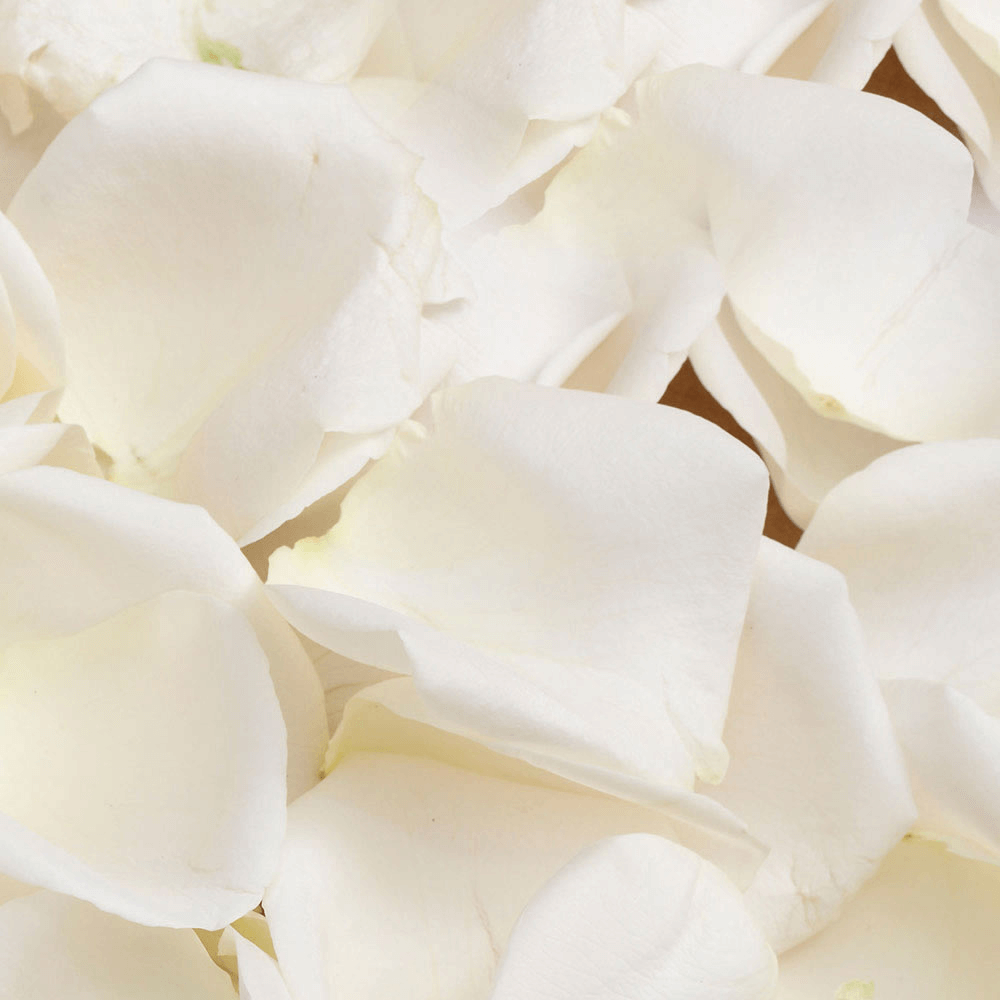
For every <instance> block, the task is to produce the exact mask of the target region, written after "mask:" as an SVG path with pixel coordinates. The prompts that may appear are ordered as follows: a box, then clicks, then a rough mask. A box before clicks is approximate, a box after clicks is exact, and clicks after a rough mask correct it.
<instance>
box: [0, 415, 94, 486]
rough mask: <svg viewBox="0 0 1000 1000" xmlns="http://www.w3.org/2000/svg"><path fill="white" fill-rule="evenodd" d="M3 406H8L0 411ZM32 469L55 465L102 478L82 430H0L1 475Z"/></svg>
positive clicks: (63, 426) (49, 426) (65, 427)
mask: <svg viewBox="0 0 1000 1000" xmlns="http://www.w3.org/2000/svg"><path fill="white" fill-rule="evenodd" d="M4 405H9V404H0V409H2V408H3V406H4ZM2 419H3V418H2V415H0V420H2ZM33 465H54V466H57V467H60V468H63V469H72V470H73V471H74V472H80V473H83V474H84V475H87V476H100V474H101V470H100V469H99V468H98V465H97V460H96V459H95V458H94V449H93V447H92V446H91V444H90V442H89V441H88V440H87V435H86V434H85V433H84V432H83V428H82V427H76V426H74V425H72V424H69V425H66V424H29V425H27V426H23V427H9V428H6V427H0V475H3V474H4V473H7V472H13V471H15V470H17V469H30V468H31V467H32V466H33Z"/></svg>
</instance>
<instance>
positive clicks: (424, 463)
mask: <svg viewBox="0 0 1000 1000" xmlns="http://www.w3.org/2000/svg"><path fill="white" fill-rule="evenodd" d="M427 419H428V423H427V425H426V426H424V425H421V424H411V425H409V426H408V427H406V428H404V430H403V431H402V432H401V434H400V436H399V438H398V439H397V442H396V444H395V446H394V447H393V449H392V450H391V451H390V452H389V454H388V455H387V456H386V458H384V459H383V460H382V461H381V462H379V463H377V464H376V465H375V466H374V467H373V468H372V470H371V471H370V472H369V473H367V474H366V475H365V476H364V477H362V479H361V480H359V482H358V484H357V485H356V486H355V487H354V489H353V490H352V491H351V493H350V494H349V495H348V497H347V499H346V500H345V502H344V505H343V508H342V513H341V518H340V520H339V522H338V524H337V525H336V526H335V527H334V528H333V529H332V530H331V531H330V532H329V533H328V534H327V535H326V536H325V537H324V538H323V539H320V540H306V541H304V542H300V543H299V544H298V545H297V546H296V547H295V548H294V549H292V550H280V551H279V552H277V553H275V554H274V556H272V559H271V568H270V575H269V582H270V584H271V585H272V586H271V590H272V594H273V595H274V597H275V599H276V600H278V601H279V602H280V606H281V608H282V610H283V611H284V613H285V614H286V615H287V616H288V617H289V620H290V621H292V623H293V624H294V625H295V626H296V628H298V629H299V630H300V631H302V632H304V633H305V634H306V635H308V636H310V637H311V638H312V639H314V640H316V641H318V642H320V643H321V644H323V645H326V646H327V647H328V648H330V649H332V650H334V651H336V652H339V653H341V654H342V655H345V656H347V657H349V658H351V659H354V660H358V661H361V662H365V663H369V664H371V665H373V666H377V667H381V668H383V669H388V670H394V671H398V672H402V673H412V674H413V675H414V677H415V681H416V683H417V686H418V687H419V688H420V690H421V692H422V694H423V696H424V697H425V698H427V699H428V700H429V701H430V702H431V703H433V704H434V705H435V706H436V707H437V710H438V711H439V712H440V713H441V714H442V715H444V716H446V717H448V718H451V719H452V721H453V723H454V724H456V725H462V726H464V727H465V728H466V729H468V730H471V731H474V732H478V733H480V734H481V736H482V737H483V738H484V739H493V740H499V741H500V742H502V743H503V744H504V745H507V746H510V747H511V748H512V752H521V751H524V752H527V751H529V750H530V751H531V752H532V753H537V754H541V755H543V756H544V757H545V759H547V760H549V761H550V763H551V766H554V767H557V768H576V767H580V768H583V769H584V770H593V769H598V770H600V771H602V772H607V773H609V774H614V773H615V772H620V773H621V774H622V775H623V777H624V778H628V777H631V778H641V779H643V780H645V781H651V782H653V783H655V784H658V785H659V786H660V787H663V788H676V787H678V785H685V784H689V782H690V781H691V779H692V778H693V776H694V774H695V773H698V774H700V775H702V776H704V777H706V778H708V779H709V780H717V779H718V778H719V777H721V775H722V773H723V772H724V770H725V763H726V751H725V748H724V747H723V745H722V743H721V740H720V738H719V737H720V734H721V728H722V724H723V721H724V719H725V714H726V703H727V701H728V695H729V683H730V676H731V669H732V663H733V657H734V655H735V648H736V644H737V642H738V635H739V628H740V625H741V622H742V616H743V613H744V610H745V606H746V599H747V588H748V585H749V576H750V573H751V572H752V563H753V559H754V558H755V556H756V550H757V546H758V541H759V535H758V532H759V530H760V527H759V526H760V519H761V515H762V512H763V501H764V486H765V477H764V475H763V471H764V470H763V467H762V466H761V464H760V463H759V461H758V460H757V459H756V457H755V456H753V455H752V453H751V452H749V450H748V449H745V448H744V447H743V446H742V445H739V444H738V443H737V442H735V441H734V440H733V439H732V438H730V437H728V436H727V435H724V434H722V433H721V432H719V431H718V430H717V429H716V428H715V427H712V426H711V425H709V424H707V423H706V422H704V421H701V420H700V419H698V418H695V417H692V416H690V415H689V414H686V413H683V412H680V411H675V410H669V409H666V408H662V407H656V406H653V405H646V404H639V403H633V402H631V401H627V400H622V399H617V398H615V397H611V396H602V395H596V394H591V393H579V392H570V391H567V390H561V389H547V388H541V387H537V386H527V385H518V384H516V383H511V382H505V381H502V380H482V381H479V382H475V383H471V384H469V385H467V386H464V387H461V388H458V389H451V390H447V391H445V392H442V393H439V394H437V395H436V396H435V397H433V400H432V407H431V411H430V413H429V416H428V418H427ZM611 470H613V473H612V472H611ZM501 706H502V708H501ZM518 748H519V749H518ZM546 766H549V765H546ZM561 773H565V771H562V772H561Z"/></svg>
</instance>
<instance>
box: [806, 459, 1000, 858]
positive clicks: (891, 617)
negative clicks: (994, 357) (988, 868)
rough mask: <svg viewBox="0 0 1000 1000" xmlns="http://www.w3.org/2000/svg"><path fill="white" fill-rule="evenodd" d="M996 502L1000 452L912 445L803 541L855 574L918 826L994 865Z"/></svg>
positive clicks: (853, 583) (846, 485)
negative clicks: (907, 769)
mask: <svg viewBox="0 0 1000 1000" xmlns="http://www.w3.org/2000/svg"><path fill="white" fill-rule="evenodd" d="M998 504H1000V442H997V441H993V440H979V441H959V442H950V443H939V444H925V445H915V446H913V447H910V448H905V449H902V450H901V451H897V452H893V453H892V454H891V455H887V456H885V457H884V458H881V459H879V460H878V461H876V462H874V463H873V464H872V465H871V466H869V468H867V469H866V470H864V471H863V472H860V473H858V474H856V475H854V476H852V477H850V478H849V479H846V480H845V481H844V482H843V483H841V484H840V486H838V487H837V488H836V489H835V490H833V491H832V492H831V493H830V494H829V496H828V497H827V499H826V500H825V501H824V503H823V504H822V505H821V506H820V508H819V510H818V511H817V514H816V517H815V518H814V519H813V522H812V523H811V524H810V526H809V528H808V530H807V531H806V533H805V535H804V536H803V538H802V542H801V544H800V548H801V549H802V551H804V552H806V553H808V554H810V555H812V556H814V557H816V558H818V559H822V560H823V561H825V562H828V563H830V564H831V565H833V566H835V567H837V568H838V569H840V570H841V572H843V573H844V575H845V576H846V578H847V583H848V587H849V589H850V595H851V600H852V602H853V603H854V606H855V607H856V608H857V610H858V614H859V616H860V619H861V624H862V628H863V630H864V635H865V641H866V643H867V645H868V648H869V655H870V662H871V664H872V667H873V668H874V670H875V672H876V673H877V674H878V676H880V677H881V678H883V679H884V680H885V681H886V682H888V683H887V684H886V693H887V696H888V697H889V704H890V707H891V709H892V712H893V721H894V722H895V723H896V725H897V726H898V728H899V732H900V739H901V741H902V743H903V746H904V748H905V750H906V754H907V764H908V766H909V767H910V769H911V772H912V774H913V782H914V787H915V790H916V795H917V800H918V804H919V805H920V809H921V816H920V819H919V821H918V829H919V830H921V831H922V832H923V833H925V834H926V835H929V836H930V835H933V836H937V837H942V838H944V839H946V840H947V841H948V842H949V843H950V844H953V845H954V846H955V847H956V848H957V849H963V850H966V851H968V852H970V853H975V854H977V855H983V854H989V855H991V856H993V857H1000V854H997V853H996V852H997V848H998V846H1000V845H998V844H997V838H996V828H995V825H994V823H993V820H992V816H993V814H994V813H995V810H996V805H995V802H996V798H997V791H998V785H997V780H998V775H997V774H996V760H997V754H998V752H1000V743H998V739H1000V733H998V732H997V717H998V715H1000V684H998V681H997V672H996V670H995V669H994V661H995V653H996V649H997V647H998V644H1000V638H998V634H997V619H996V615H995V614H994V613H993V609H994V608H995V607H996V604H997V601H998V600H1000V540H998V537H997V532H996V512H997V509H998ZM947 762H951V763H952V764H953V765H955V766H956V767H959V768H960V770H959V771H957V772H953V770H952V768H951V767H949V766H947ZM963 845H964V846H963Z"/></svg>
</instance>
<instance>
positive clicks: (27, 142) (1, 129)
mask: <svg viewBox="0 0 1000 1000" xmlns="http://www.w3.org/2000/svg"><path fill="white" fill-rule="evenodd" d="M11 79H12V78H10V77H7V78H2V77H0V212H6V211H7V206H8V205H9V204H10V201H11V199H12V198H13V197H14V195H15V193H16V192H17V189H18V188H19V187H20V186H21V182H22V181H23V180H24V178H25V177H27V176H28V174H29V173H30V172H31V170H32V169H33V168H34V166H35V164H36V163H37V162H38V160H39V159H40V157H41V155H42V153H44V152H45V150H46V148H47V147H48V145H49V143H50V142H52V140H53V139H54V138H55V137H56V135H58V133H59V130H60V129H61V128H62V127H63V125H65V124H66V119H65V118H63V117H62V115H60V114H59V113H58V112H57V111H56V110H55V109H54V108H52V107H51V106H50V105H49V104H47V103H46V102H45V101H44V100H43V99H42V98H41V96H40V95H38V94H35V93H32V94H30V95H28V94H26V93H25V92H24V91H23V89H21V87H20V84H19V83H14V84H13V86H15V88H16V89H15V90H14V94H13V95H12V97H13V100H15V101H16V102H17V103H18V104H19V105H22V106H23V105H24V104H25V103H26V104H27V107H26V109H25V110H26V113H27V114H28V115H29V116H30V124H26V125H25V127H24V128H21V129H18V130H16V131H15V129H14V128H13V127H12V125H11V122H10V120H9V119H8V118H7V117H6V114H5V112H6V110H7V108H6V107H5V104H7V101H6V100H5V98H6V97H7V93H6V91H7V88H8V87H10V86H12V83H11Z"/></svg>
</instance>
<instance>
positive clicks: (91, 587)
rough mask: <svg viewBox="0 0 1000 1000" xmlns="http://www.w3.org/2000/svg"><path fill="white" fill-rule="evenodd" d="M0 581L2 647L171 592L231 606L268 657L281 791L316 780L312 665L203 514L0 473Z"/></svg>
mask: <svg viewBox="0 0 1000 1000" xmlns="http://www.w3.org/2000/svg"><path fill="white" fill-rule="evenodd" d="M0 580H2V582H3V593H4V600H3V602H0V635H2V636H3V639H4V642H5V643H8V642H21V641H31V640H35V639H46V638H49V637H53V636H61V635H66V634H68V633H73V632H79V631H81V630H83V629H86V628H89V627H90V626H93V625H97V624H98V623H100V622H102V621H104V620H105V619H107V618H109V617H111V616H112V615H115V614H117V613H119V612H121V611H123V610H124V609H126V608H128V607H131V606H132V605H134V604H137V603H140V602H142V601H148V600H150V599H152V598H154V597H156V596H157V595H159V594H163V593H165V592H167V591H171V590H190V591H194V592H197V593H202V594H206V595H209V596H212V597H215V598H218V599H220V600H222V601H225V602H226V603H228V604H232V605H233V606H234V607H235V608H237V609H238V610H239V611H241V612H242V613H243V614H244V615H245V616H246V618H247V620H248V621H249V622H250V623H251V625H252V626H253V628H254V631H255V633H256V636H257V640H258V642H259V643H260V645H261V647H262V648H263V650H264V652H265V653H266V655H267V659H268V661H269V664H270V669H271V680H272V681H273V683H274V688H275V691H276V693H277V695H278V700H279V702H280V704H281V709H282V714H283V716H284V719H285V725H286V728H287V731H288V747H289V751H288V758H289V781H288V783H289V795H290V796H291V797H294V796H295V795H297V794H300V793H301V792H303V791H304V790H305V789H306V788H309V787H311V786H312V785H313V784H314V783H315V782H316V780H317V778H318V774H319V769H320V764H321V761H322V756H323V750H324V748H325V746H326V742H327V738H328V733H327V728H326V720H325V717H324V711H323V697H322V689H321V688H320V685H319V682H318V680H317V678H316V674H315V671H314V669H313V667H312V664H311V663H310V662H309V658H308V657H307V656H306V654H305V652H304V650H303V649H302V646H301V644H300V643H299V641H298V639H297V638H296V637H295V634H294V633H293V632H292V630H291V629H290V628H289V627H288V625H287V624H286V623H285V622H284V621H283V619H282V618H281V616H280V615H279V614H278V612H277V611H276V610H275V608H274V607H273V606H272V605H271V603H270V601H269V600H268V599H267V596H266V594H265V592H264V590H263V588H262V586H261V583H260V580H259V579H258V577H257V575H256V574H255V573H254V571H253V569H252V568H251V567H250V565H249V563H247V562H246V560H245V559H244V557H243V555H242V554H241V553H240V551H239V550H238V549H237V547H236V544H235V543H234V542H233V541H232V540H231V539H230V538H228V537H227V536H226V535H225V533H224V532H223V531H222V530H221V529H220V528H219V527H218V526H217V525H216V524H214V523H213V522H212V521H211V519H210V518H209V517H208V515H207V514H206V513H205V512H204V511H203V510H200V509H198V508H195V507H188V506H185V505H182V504H174V503H170V502H168V501H165V500H160V499H157V498H155V497H149V496H146V495H144V494H142V493H136V492H134V491H131V490H126V489H124V488H122V487H120V486H115V485H113V484H110V483H106V482H103V481H101V480H99V479H96V478H93V477H90V476H80V475H78V474H76V473H72V472H69V471H66V470H61V469H51V468H36V469H31V470H26V471H22V472H15V473H11V474H9V475H6V476H4V477H2V479H0Z"/></svg>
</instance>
